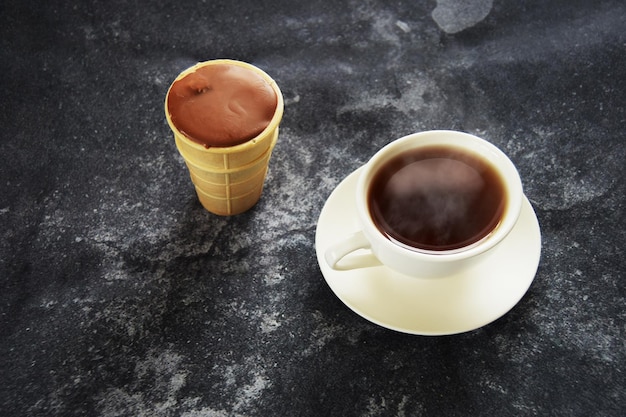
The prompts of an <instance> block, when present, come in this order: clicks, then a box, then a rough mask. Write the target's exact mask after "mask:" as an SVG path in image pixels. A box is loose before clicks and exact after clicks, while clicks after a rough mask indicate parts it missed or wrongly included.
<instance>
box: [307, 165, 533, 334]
mask: <svg viewBox="0 0 626 417" xmlns="http://www.w3.org/2000/svg"><path fill="white" fill-rule="evenodd" d="M361 170H362V167H361V168H358V169H356V170H355V171H353V172H352V173H350V174H349V175H347V176H346V177H345V178H344V179H343V180H342V181H341V182H340V183H339V184H338V185H337V187H335V189H334V190H333V191H332V192H331V194H330V195H329V197H328V198H327V200H326V202H325V204H324V206H323V208H322V210H321V212H320V215H319V219H318V222H317V225H316V231H315V250H316V255H317V260H318V264H319V267H320V271H321V273H322V276H323V277H324V280H325V281H326V284H327V285H328V286H329V287H330V289H331V291H332V292H333V293H334V294H335V296H337V298H339V300H340V301H341V302H342V303H343V304H344V305H346V306H347V307H348V308H349V309H350V310H352V311H353V312H355V313H356V314H357V315H359V316H361V317H362V318H364V319H366V320H367V321H369V322H371V323H374V324H376V325H379V326H381V327H384V328H387V329H390V330H394V331H398V332H401V333H407V334H413V335H422V336H443V335H453V334H460V333H465V332H469V331H472V330H476V329H478V328H481V327H484V326H486V325H488V324H490V323H492V322H494V321H496V320H497V319H499V318H501V317H502V316H504V315H506V314H507V313H508V312H509V311H511V310H512V309H513V308H514V307H515V306H516V305H517V304H518V303H519V302H520V301H521V299H522V298H523V297H524V295H525V294H526V293H527V292H528V289H529V288H530V286H531V284H532V282H533V281H534V279H535V276H536V273H537V269H538V267H539V261H540V257H541V230H540V226H539V222H538V219H537V215H536V213H535V211H534V209H533V207H532V204H531V203H530V201H529V200H528V198H527V197H526V196H525V195H524V197H523V204H522V210H521V212H522V213H523V212H526V213H525V215H526V216H527V217H529V219H527V222H528V221H530V222H531V223H532V224H530V226H532V227H531V228H527V229H523V227H528V226H529V225H528V224H521V223H518V224H517V225H516V226H515V227H514V228H513V230H511V232H510V233H509V235H508V236H507V237H505V238H504V240H503V241H502V243H505V242H506V241H510V239H514V238H515V237H517V238H518V240H524V239H530V240H531V241H532V242H531V243H532V245H533V246H532V247H529V248H528V249H527V250H525V251H524V254H523V258H524V263H525V264H526V265H527V266H528V267H529V269H528V271H527V273H524V274H520V273H518V274H513V275H514V276H515V275H517V276H516V279H517V280H518V282H517V284H518V286H519V288H518V289H517V290H516V292H515V294H514V295H513V298H514V300H512V301H511V302H510V303H508V304H506V305H504V306H496V307H498V308H493V311H492V312H491V314H489V317H488V318H487V319H484V320H481V321H479V322H474V323H471V320H470V321H468V323H462V321H463V320H459V323H458V325H457V326H452V327H451V326H445V325H444V326H442V328H441V329H440V330H432V329H431V330H425V329H424V328H420V326H419V325H418V326H406V325H398V324H394V323H392V322H390V321H389V320H380V319H377V318H375V317H374V315H373V314H371V313H370V314H368V312H367V311H365V310H367V309H364V308H360V307H359V305H356V304H355V303H354V302H350V300H349V299H348V298H349V297H347V296H345V295H344V294H342V293H341V292H340V291H338V290H337V288H336V286H337V283H336V282H334V281H335V280H339V279H346V278H345V277H342V276H341V275H342V274H343V275H346V274H351V275H353V276H354V275H355V274H358V270H348V271H336V270H333V269H331V268H330V267H329V266H328V265H327V264H326V263H325V262H326V261H325V259H324V250H325V249H326V248H327V247H328V246H329V245H328V244H326V247H323V248H321V247H320V246H322V243H320V240H321V239H320V234H321V233H322V232H321V230H322V229H323V227H324V223H325V221H326V220H327V218H329V217H330V216H333V215H332V214H329V212H328V207H329V206H330V205H331V204H332V203H333V202H334V201H338V200H339V199H340V198H341V197H343V195H345V194H344V193H346V191H347V192H350V189H349V188H348V187H353V188H354V187H356V183H357V181H358V176H359V175H360V172H361ZM342 194H343V195H342ZM344 198H345V197H344ZM348 204H351V203H348ZM351 210H356V203H354V205H353V206H352V207H347V208H346V210H342V211H341V213H340V214H339V216H341V217H347V216H348V215H347V214H345V213H347V212H348V211H351ZM335 216H337V215H335ZM355 217H356V216H355ZM521 217H522V216H521V215H520V218H521ZM353 224H354V230H353V231H357V230H358V224H357V222H356V221H355V220H353ZM346 229H349V226H346ZM344 232H346V233H350V231H349V230H347V231H342V233H344ZM509 243H510V245H504V246H500V247H496V248H494V249H492V251H494V252H497V251H498V249H499V248H500V250H502V251H505V253H506V250H509V251H511V250H512V249H510V248H508V247H507V246H513V242H509ZM517 249H519V248H517ZM507 255H508V256H509V257H510V256H513V254H511V253H507ZM515 256H518V257H519V253H517V254H516V255H515ZM490 258H491V257H487V258H486V259H485V260H484V261H482V262H481V264H482V266H483V268H486V266H485V265H488V263H489V262H490ZM529 262H532V264H529ZM491 263H492V264H493V265H495V266H497V265H496V261H495V259H494V258H491ZM499 263H500V265H502V264H503V263H502V261H499ZM374 268H379V271H385V272H384V274H385V276H386V277H389V278H391V279H392V282H393V283H395V284H397V283H399V282H400V281H401V280H422V284H424V283H427V282H428V281H431V280H440V279H442V278H414V277H408V276H406V275H402V274H400V273H398V272H396V271H393V270H391V269H389V268H387V267H385V266H384V265H380V266H377V267H374ZM474 269H475V268H472V270H474ZM472 270H471V271H470V272H469V273H468V274H462V275H461V276H460V277H451V278H447V277H446V278H443V279H450V280H452V281H453V282H454V281H456V282H458V283H461V281H462V280H463V279H469V278H468V277H470V278H471V275H474V274H476V272H474V271H472ZM500 275H501V273H500V271H499V272H496V273H494V274H493V277H489V278H487V279H496V276H500ZM355 279H356V278H355ZM411 285H412V284H411ZM425 285H426V286H428V285H429V284H425ZM433 287H434V286H433ZM407 288H408V285H407ZM512 294H513V293H512V292H511V293H510V294H508V295H509V296H511V295H512ZM420 295H421V296H423V294H420ZM390 303H391V300H389V301H388V302H387V304H390ZM383 304H384V303H383ZM494 304H495V303H494ZM445 327H448V329H446V328H445ZM453 327H455V328H454V329H453Z"/></svg>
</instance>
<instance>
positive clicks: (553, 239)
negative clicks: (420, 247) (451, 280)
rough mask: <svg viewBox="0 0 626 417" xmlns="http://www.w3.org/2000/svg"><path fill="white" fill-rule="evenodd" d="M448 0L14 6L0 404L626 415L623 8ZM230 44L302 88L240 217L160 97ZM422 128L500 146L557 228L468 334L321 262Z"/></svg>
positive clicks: (129, 410)
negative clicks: (349, 183)
mask: <svg viewBox="0 0 626 417" xmlns="http://www.w3.org/2000/svg"><path fill="white" fill-rule="evenodd" d="M435 6H436V5H435V2H434V1H417V0H413V1H400V2H386V1H379V0H373V1H366V2H363V1H356V0H354V1H347V2H343V1H340V2H324V1H312V2H311V1H309V2H293V1H286V0H285V1H270V2H256V1H254V2H253V1H242V2H231V1H207V2H203V1H185V0H183V1H181V0H177V1H169V0H166V1H158V2H157V1H138V2H126V1H121V0H114V1H108V2H95V1H90V2H89V1H88V2H75V4H72V3H71V2H54V1H53V2H32V1H16V0H8V1H4V2H3V3H2V5H0V70H1V73H2V75H3V76H2V78H1V79H0V91H2V95H1V96H0V109H1V111H0V122H1V123H2V126H3V129H2V131H1V132H2V133H1V134H0V135H1V136H0V140H1V143H2V152H1V153H0V179H1V181H0V224H1V225H2V226H1V228H0V286H1V288H2V291H0V415H2V416H3V417H4V416H11V417H15V416H59V417H60V416H63V417H71V416H99V417H113V416H152V417H160V416H167V417H169V416H184V417H207V416H211V417H214V416H220V417H221V416H432V415H438V416H467V415H481V416H526V415H528V416H531V415H559V416H585V417H588V416H621V415H623V414H624V410H625V409H626V384H625V382H624V373H625V372H626V346H625V340H626V334H625V333H626V327H625V326H626V310H625V309H624V305H625V303H626V285H625V282H624V279H625V277H624V271H625V270H626V265H625V261H624V259H625V256H624V242H625V241H626V233H625V231H624V230H625V229H624V224H625V223H626V222H625V216H624V196H625V182H624V178H626V171H625V168H624V160H625V158H626V145H625V141H624V132H625V131H626V110H625V104H624V103H625V102H624V93H625V92H626V54H624V50H625V45H626V35H625V32H624V30H623V29H624V27H626V7H625V6H624V4H623V2H621V1H612V0H606V1H600V2H574V3H572V2H571V1H553V2H543V1H534V2H529V1H524V2H519V1H510V0H509V1H497V2H494V4H493V8H492V10H491V12H490V13H489V15H488V16H487V18H486V19H484V20H483V21H482V22H481V23H480V24H477V25H475V26H473V27H471V28H468V29H465V30H463V31H461V32H459V33H457V34H454V35H450V34H446V33H445V31H443V30H442V29H441V28H440V27H439V26H438V25H437V23H436V22H435V21H434V20H433V18H432V16H431V12H432V11H433V9H434V8H435ZM211 58H234V59H241V60H244V61H248V62H251V63H254V64H256V65H258V66H259V67H261V68H263V69H264V70H266V71H267V72H268V73H269V74H270V75H272V76H273V77H274V78H275V79H276V81H277V82H278V83H279V85H280V87H281V89H282V91H283V93H284V96H285V104H286V107H285V115H284V120H283V123H282V125H281V136H280V140H279V142H278V144H277V146H276V149H275V151H274V155H273V157H272V161H271V164H270V172H269V176H268V179H267V183H266V188H265V191H264V194H263V197H262V199H261V201H260V202H259V204H258V205H257V206H256V207H255V208H254V209H253V210H251V211H249V212H247V213H245V214H243V215H240V216H236V217H233V218H221V217H217V216H214V215H211V214H209V213H206V212H205V211H204V210H203V209H202V207H201V206H200V205H199V203H198V201H197V199H196V197H195V195H194V191H193V188H192V185H191V183H190V180H189V177H188V175H187V172H186V170H185V166H184V163H183V161H182V159H181V158H180V156H179V155H178V154H177V151H176V148H175V145H174V141H173V138H172V135H171V132H170V131H169V129H168V127H167V124H166V122H165V118H164V115H163V100H164V98H165V93H166V90H167V88H168V86H169V83H170V82H171V81H172V80H173V79H174V78H175V77H176V75H177V74H178V73H179V72H180V71H181V70H183V69H184V68H186V67H188V66H190V65H191V64H193V63H195V62H197V61H200V60H206V59H211ZM425 129H458V130H463V131H467V132H470V133H474V134H478V135H479V136H482V137H484V138H486V139H488V140H490V141H492V142H493V143H494V144H496V145H497V146H499V147H501V148H502V149H503V150H504V151H505V152H507V153H508V154H509V155H510V157H511V159H512V160H513V161H514V162H515V163H516V165H517V166H518V168H519V171H520V173H521V177H522V180H523V182H524V187H525V191H526V194H527V196H528V198H529V199H530V201H531V202H532V204H533V205H534V208H535V210H536V211H537V215H538V218H539V222H540V224H541V227H542V233H543V253H542V259H541V263H540V266H539V270H538V273H537V277H536V279H535V281H534V283H533V285H532V286H531V288H530V290H529V292H528V293H527V294H526V295H525V297H524V298H523V299H522V300H521V302H520V303H519V304H518V305H517V306H516V307H515V308H514V309H513V310H512V311H511V312H509V313H508V314H506V315H505V316H504V317H502V318H501V319H499V320H497V321H496V322H494V323H492V324H490V325H488V326H486V327H484V328H481V329H479V330H476V331H473V332H469V333H466V334H462V335H458V336H449V337H418V336H409V335H405V334H400V333H396V332H393V331H390V330H386V329H384V328H381V327H378V326H376V325H374V324H371V323H369V322H367V321H365V320H363V319H362V318H360V317H359V316H357V315H356V314H354V313H353V312H352V311H350V310H349V309H348V308H347V307H345V306H344V305H343V304H342V303H341V302H340V301H339V300H338V299H337V297H336V296H335V295H334V294H333V293H332V292H331V291H330V289H329V288H328V286H327V285H326V283H325V281H324V279H323V277H322V275H321V273H320V271H319V268H318V266H317V261H316V256H315V249H314V236H315V227H316V222H317V217H318V216H319V213H320V210H321V208H322V205H323V204H324V202H325V200H326V198H327V197H328V195H329V194H330V193H331V191H332V190H333V189H334V188H335V186H336V185H337V184H338V183H339V182H340V181H341V180H342V179H343V178H344V177H345V176H347V175H348V174H349V173H350V172H352V171H353V170H354V169H356V168H357V167H359V166H360V165H361V164H363V163H364V162H365V161H367V159H368V158H369V157H370V156H371V155H373V154H374V152H375V151H376V150H377V149H378V148H380V147H381V146H382V145H384V144H386V143H387V142H389V141H390V140H392V139H394V138H397V137H400V136H403V135H405V134H408V133H412V132H415V131H419V130H425ZM502 278H503V279H506V276H503V277H502Z"/></svg>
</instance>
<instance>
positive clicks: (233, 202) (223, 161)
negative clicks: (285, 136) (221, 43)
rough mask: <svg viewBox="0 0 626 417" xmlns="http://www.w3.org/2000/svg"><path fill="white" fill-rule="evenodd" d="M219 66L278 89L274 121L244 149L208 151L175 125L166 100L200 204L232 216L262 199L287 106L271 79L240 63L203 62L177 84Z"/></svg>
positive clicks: (222, 60) (180, 150)
mask: <svg viewBox="0 0 626 417" xmlns="http://www.w3.org/2000/svg"><path fill="white" fill-rule="evenodd" d="M216 64H228V65H237V66H241V67H244V68H247V69H249V70H252V71H254V72H256V73H257V74H259V75H260V76H261V77H263V78H264V79H265V80H266V81H267V82H268V83H269V84H270V86H271V87H272V88H273V89H274V92H275V93H276V99H277V100H276V111H275V113H274V117H273V118H272V120H271V121H270V123H269V124H268V125H267V127H266V128H265V129H264V130H263V131H262V132H261V133H260V134H259V135H258V136H256V137H255V138H252V139H250V140H249V141H247V142H244V143H242V144H240V145H235V146H228V147H205V146H204V145H201V144H199V143H196V142H194V141H192V140H191V139H189V138H188V137H187V136H185V135H184V134H183V133H182V132H181V131H180V130H178V128H177V127H176V126H175V125H174V123H173V122H172V119H171V117H170V113H169V110H168V108H167V96H166V99H165V117H166V119H167V123H168V124H169V126H170V129H172V131H173V132H174V139H175V142H176V148H177V149H178V152H179V153H180V154H181V156H182V157H183V159H184V160H185V164H186V165H187V168H188V170H189V174H190V177H191V181H192V182H193V184H194V186H195V188H196V194H197V195H198V199H199V200H200V203H201V204H202V206H203V207H204V208H205V209H206V210H208V211H210V212H212V213H214V214H218V215H221V216H231V215H235V214H239V213H243V212H245V211H246V210H248V209H250V208H252V207H253V206H254V205H255V204H256V203H257V202H258V200H259V199H260V198H261V193H262V191H263V184H264V183H265V177H266V174H267V170H268V165H269V160H270V157H271V155H272V151H273V149H274V146H275V145H276V142H277V140H278V125H279V124H280V121H281V119H282V116H283V109H284V103H283V96H282V93H281V92H280V89H279V88H278V85H277V84H276V82H275V81H274V80H273V79H272V78H271V77H270V76H269V75H267V74H266V73H265V72H263V71H262V70H260V69H259V68H257V67H255V66H253V65H250V64H247V63H244V62H240V61H233V60H227V59H219V60H213V61H207V62H201V63H199V64H196V65H194V66H193V67H191V68H188V69H187V70H185V71H183V72H182V73H181V74H180V75H179V76H178V77H177V78H176V80H174V82H176V81H177V80H179V79H181V78H183V77H185V76H186V75H187V74H189V73H191V72H194V71H195V70H196V69H197V68H199V67H201V66H206V65H216ZM172 84H173V83H172ZM168 95H169V90H168Z"/></svg>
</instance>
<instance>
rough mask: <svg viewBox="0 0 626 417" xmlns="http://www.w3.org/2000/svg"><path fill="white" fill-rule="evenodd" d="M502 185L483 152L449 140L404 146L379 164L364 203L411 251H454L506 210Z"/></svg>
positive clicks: (489, 229) (489, 228)
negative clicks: (431, 143)
mask: <svg viewBox="0 0 626 417" xmlns="http://www.w3.org/2000/svg"><path fill="white" fill-rule="evenodd" d="M506 201H507V197H506V186H505V182H504V179H503V178H502V177H501V176H500V174H499V173H498V170H497V169H496V168H495V167H494V166H493V165H492V164H491V163H490V162H489V161H487V160H486V159H485V158H483V157H481V156H480V155H478V154H475V153H471V152H470V151H468V150H467V149H461V148H458V147H455V146H450V145H431V146H427V147H419V148H415V149H409V150H405V151H404V152H402V153H400V154H398V155H396V156H394V157H392V158H390V159H389V160H387V161H385V162H384V163H383V164H382V165H381V166H379V167H378V168H377V170H376V172H375V173H374V174H373V176H372V180H371V182H370V185H369V189H368V196H367V203H368V208H369V212H370V216H371V218H372V220H373V223H374V224H375V225H376V227H377V228H378V229H379V231H380V232H381V233H382V234H383V235H384V236H386V237H387V238H388V239H390V240H391V241H393V242H394V243H396V244H398V245H400V246H402V247H405V248H408V249H412V250H417V251H435V252H441V251H456V250H463V249H465V248H468V247H471V246H472V245H474V244H477V243H478V242H481V241H482V240H483V239H485V238H486V237H487V236H489V235H490V234H491V233H492V232H493V231H494V230H495V229H496V228H497V227H498V224H499V223H500V221H501V219H502V216H503V214H504V212H505V210H506Z"/></svg>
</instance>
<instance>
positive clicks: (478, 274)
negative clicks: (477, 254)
mask: <svg viewBox="0 0 626 417" xmlns="http://www.w3.org/2000/svg"><path fill="white" fill-rule="evenodd" d="M358 176H359V170H356V171H355V172H353V173H352V174H350V175H349V176H348V177H347V178H346V179H344V180H343V181H342V182H341V183H340V184H339V185H338V186H337V188H336V189H335V190H334V191H333V192H332V193H331V195H330V197H329V198H328V200H327V201H326V204H325V205H324V207H323V208H322V212H321V214H320V217H319V221H318V223H317V231H316V234H315V248H316V251H317V260H318V262H319V265H320V269H321V270H322V274H323V275H324V278H325V279H326V282H327V283H328V285H329V286H330V288H331V290H332V291H333V292H334V293H335V294H336V295H337V297H339V299H340V300H341V301H343V303H344V304H346V305H347V306H348V307H349V308H350V309H352V310H353V311H354V312H356V313H357V314H359V315H360V316H362V317H364V318H365V319H367V320H369V321H371V322H373V323H375V324H378V325H380V326H383V327H386V328H388V329H392V330H396V331H400V332H404V333H410V334H418V335H432V336H434V335H448V334H456V333H462V332H466V331H470V330H474V329H477V328H479V327H482V326H484V325H486V324H488V323H491V322H492V321H494V320H496V319H498V318H500V317H501V316H503V315H504V314H505V313H507V312H508V311H509V310H511V309H512V308H513V307H514V306H515V304H517V303H518V301H519V300H520V299H521V298H522V297H523V296H524V294H525V293H526V291H527V290H528V288H529V287H530V284H531V283H532V281H533V279H534V277H535V273H536V272H537V267H538V266H539V257H540V254H541V234H540V231H539V222H538V221H537V216H536V215H535V212H534V210H533V208H532V206H531V205H530V202H529V201H528V199H527V198H524V203H523V205H522V212H521V214H520V218H519V221H518V223H517V225H516V226H515V227H514V229H513V230H512V231H511V233H510V234H509V236H507V237H506V238H505V240H504V241H503V242H501V243H500V244H499V245H498V246H497V247H496V248H494V249H492V251H491V252H492V253H491V254H490V255H489V257H488V258H486V259H485V261H484V262H481V263H480V264H477V265H475V266H473V267H472V268H469V269H467V270H465V271H463V273H460V274H458V275H455V276H450V277H444V278H434V279H433V278H430V279H429V278H413V277H409V276H406V275H403V274H400V273H397V272H395V271H393V270H391V269H389V268H387V267H385V266H383V265H381V264H380V263H379V262H378V261H377V260H376V259H375V258H374V257H373V256H372V255H371V254H369V253H367V252H365V251H362V252H361V253H354V254H351V255H349V256H348V257H347V258H346V259H344V261H346V262H347V263H349V262H350V259H349V258H350V257H360V259H361V261H362V260H363V257H367V258H369V259H370V261H371V266H369V267H366V268H357V269H345V270H340V271H337V270H334V269H331V268H330V267H329V266H328V264H327V263H326V261H325V260H324V252H325V251H326V249H327V248H328V247H329V246H331V245H332V244H333V243H335V242H336V241H337V240H339V239H342V238H344V237H346V236H348V235H350V234H352V233H353V232H356V231H357V230H358V229H359V225H358V219H357V214H356V204H355V192H356V190H355V188H356V183H357V179H358ZM344 261H342V262H344ZM353 262H354V261H353Z"/></svg>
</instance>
